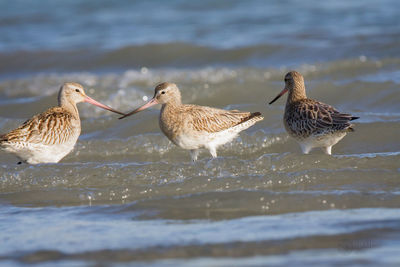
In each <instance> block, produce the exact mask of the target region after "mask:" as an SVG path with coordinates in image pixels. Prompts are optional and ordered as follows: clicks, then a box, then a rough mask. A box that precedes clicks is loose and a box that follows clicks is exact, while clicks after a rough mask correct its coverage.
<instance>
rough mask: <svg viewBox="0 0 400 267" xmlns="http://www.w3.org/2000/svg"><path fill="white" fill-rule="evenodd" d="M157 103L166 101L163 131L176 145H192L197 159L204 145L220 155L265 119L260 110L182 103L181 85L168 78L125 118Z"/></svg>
mask: <svg viewBox="0 0 400 267" xmlns="http://www.w3.org/2000/svg"><path fill="white" fill-rule="evenodd" d="M156 104H162V107H161V112H160V117H159V125H160V128H161V131H162V132H163V133H164V134H165V135H166V136H167V137H168V139H169V140H171V142H173V143H174V144H175V145H177V146H179V147H181V148H183V149H190V150H191V157H192V160H193V161H195V160H196V159H197V156H198V153H199V151H198V149H200V148H203V147H204V148H206V149H208V150H209V151H210V153H211V155H212V156H213V157H216V156H217V152H216V149H217V148H218V146H220V145H222V144H225V143H227V142H229V141H231V140H232V139H233V138H234V137H236V136H237V134H238V133H239V132H240V131H242V130H245V129H247V128H249V127H250V126H252V125H253V124H254V123H256V122H257V121H260V120H262V119H263V117H262V116H261V114H260V113H259V112H255V113H250V112H241V111H238V110H223V109H217V108H212V107H205V106H197V105H187V104H182V102H181V93H180V91H179V89H178V87H177V86H176V85H175V84H173V83H167V82H165V83H161V84H159V85H157V86H156V88H155V92H154V97H153V98H152V99H151V100H150V101H149V102H148V103H146V104H145V105H143V106H142V107H140V108H137V109H135V110H134V111H132V112H130V113H128V114H127V115H125V116H123V117H121V118H124V117H127V116H130V115H132V114H135V113H137V112H139V111H141V110H144V109H146V108H148V107H150V106H153V105H156Z"/></svg>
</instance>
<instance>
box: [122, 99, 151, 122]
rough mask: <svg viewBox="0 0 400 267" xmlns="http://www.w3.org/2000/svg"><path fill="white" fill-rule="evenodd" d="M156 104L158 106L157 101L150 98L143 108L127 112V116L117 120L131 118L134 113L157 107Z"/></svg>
mask: <svg viewBox="0 0 400 267" xmlns="http://www.w3.org/2000/svg"><path fill="white" fill-rule="evenodd" d="M157 104H158V101H157V99H156V98H152V99H150V101H149V102H147V103H146V104H144V105H143V106H141V107H139V108H137V109H135V110H134V111H131V112H129V113H128V114H124V116H122V117H120V118H119V119H123V118H126V117H129V116H131V115H133V114H135V113H138V112H140V111H142V110H145V109H146V108H149V107H151V106H154V105H157Z"/></svg>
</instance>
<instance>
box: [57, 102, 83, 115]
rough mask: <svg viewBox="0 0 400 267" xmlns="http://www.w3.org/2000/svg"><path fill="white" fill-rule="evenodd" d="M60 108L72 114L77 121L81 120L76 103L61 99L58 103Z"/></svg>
mask: <svg viewBox="0 0 400 267" xmlns="http://www.w3.org/2000/svg"><path fill="white" fill-rule="evenodd" d="M58 105H59V106H60V107H62V108H63V109H65V110H67V111H68V112H70V113H71V114H72V115H73V116H74V117H75V118H76V119H79V111H78V107H77V106H76V103H71V102H70V101H65V100H63V99H61V100H60V101H59V103H58Z"/></svg>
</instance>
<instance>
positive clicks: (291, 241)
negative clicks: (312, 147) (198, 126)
mask: <svg viewBox="0 0 400 267" xmlns="http://www.w3.org/2000/svg"><path fill="white" fill-rule="evenodd" d="M399 10H400V2H399V1H397V0H381V1H374V0H363V1H361V0H354V1H345V0H338V1H298V0H282V1H256V0H253V1H234V0H229V1H228V0H226V1H208V0H206V1H196V2H195V1H177V0H171V1H161V0H159V1H156V0H154V1H127V0H126V1H124V0H121V1H105V0H97V1H94V0H93V1H87V0H85V1H84V0H71V1H50V0H47V1H46V0H41V1H22V0H14V1H0V132H2V133H4V132H7V131H9V130H11V129H13V128H14V127H16V126H18V125H19V124H20V123H22V122H23V121H24V120H25V119H27V118H29V117H30V116H32V115H33V114H36V113H38V112H41V111H43V110H45V109H46V108H47V107H49V106H51V105H55V104H56V95H57V91H58V88H59V87H60V85H61V84H62V83H63V82H66V81H75V82H79V83H82V84H83V85H84V86H85V87H86V88H87V89H86V91H87V93H88V94H89V95H90V96H92V97H94V98H95V99H98V100H100V101H102V102H104V103H106V104H108V105H111V106H112V107H114V108H116V109H120V110H122V111H128V110H131V109H133V108H134V107H137V106H138V105H140V104H142V103H143V98H144V97H145V96H151V95H152V93H153V88H154V86H155V85H156V84H157V83H159V82H162V81H170V82H175V83H177V84H178V86H179V87H180V88H181V91H182V95H183V100H184V102H186V103H195V104H200V105H210V106H216V107H220V108H227V109H242V110H249V111H260V112H262V113H263V114H264V116H265V119H264V121H262V122H261V123H258V124H257V125H256V126H254V127H252V128H250V129H249V130H247V131H246V132H243V133H242V134H241V135H240V137H239V138H238V139H236V140H234V141H233V142H232V143H230V144H227V145H225V146H223V147H222V148H221V149H220V152H219V157H218V158H217V159H214V160H211V159H210V156H209V155H208V153H205V152H204V153H202V154H201V155H200V160H199V161H198V162H197V163H195V164H192V163H191V162H190V157H189V155H188V152H187V151H183V150H181V149H179V148H177V147H175V146H174V145H172V144H171V143H170V142H169V141H168V140H167V139H166V138H165V137H164V136H163V135H162V134H161V132H160V130H159V128H158V122H157V120H158V119H157V116H158V112H159V110H158V109H157V108H155V109H152V110H148V111H146V112H142V113H140V114H138V115H135V116H133V117H130V118H129V119H125V120H122V121H119V120H117V116H116V115H114V114H111V113H106V112H105V111H103V110H99V109H96V108H95V107H91V106H87V105H85V104H81V105H80V106H79V109H80V113H81V117H82V136H81V138H80V140H79V141H78V143H77V146H76V148H75V150H74V151H73V152H72V153H71V154H70V155H68V156H67V157H66V158H65V159H64V160H62V161H61V162H60V163H59V164H43V165H36V166H29V165H26V164H23V165H17V164H16V162H17V159H16V158H15V157H14V156H13V155H9V154H6V153H4V152H2V153H0V162H1V163H0V165H1V177H0V264H3V265H25V264H38V265H40V266H46V265H48V266H71V265H74V266H86V265H100V264H103V265H105V266H107V265H117V266H119V265H121V266H123V265H128V264H137V265H144V264H148V265H154V266H160V265H161V266H188V265H191V266H265V265H274V266H287V265H296V266H301V265H306V266H309V265H311V264H316V265H329V266H333V265H342V264H346V265H360V264H362V265H367V266H368V265H370V266H376V265H387V266H397V265H398V264H400V257H399V256H398V251H399V250H400V242H399V240H400V238H399V237H400V209H399V206H400V164H399V160H400V142H399V136H400V110H399V102H400V92H399V84H400V57H399V54H400V24H399V19H398V17H399ZM291 69H295V70H298V71H299V72H301V73H302V74H303V75H304V76H305V80H306V86H307V89H308V90H307V92H308V95H309V97H311V98H315V99H318V100H321V101H323V102H327V103H329V104H332V105H334V106H336V107H337V108H338V109H339V110H342V111H344V112H349V113H352V114H354V115H355V116H360V117H361V119H359V120H358V121H356V126H355V128H356V132H354V133H351V134H349V135H348V136H346V137H345V138H344V139H343V141H341V142H340V143H339V144H338V145H336V146H335V147H334V148H333V154H334V155H333V156H331V157H329V156H326V155H324V154H322V153H321V152H320V151H315V152H313V153H312V154H311V155H301V153H300V149H299V147H298V145H297V144H296V143H295V142H294V141H293V140H291V139H290V138H288V136H287V134H286V133H285V131H284V128H283V125H282V116H283V107H284V104H285V101H284V100H280V101H278V102H276V103H275V104H274V105H272V106H268V105H267V102H269V101H270V100H271V99H272V98H273V97H275V95H276V94H277V93H278V92H279V91H280V90H281V89H282V87H283V86H284V83H283V77H284V75H285V73H286V72H287V71H289V70H291ZM396 252H397V253H396Z"/></svg>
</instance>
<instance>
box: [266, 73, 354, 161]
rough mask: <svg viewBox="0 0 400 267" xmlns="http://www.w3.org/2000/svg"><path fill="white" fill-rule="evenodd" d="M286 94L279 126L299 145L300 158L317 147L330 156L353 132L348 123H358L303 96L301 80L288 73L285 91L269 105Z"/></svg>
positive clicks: (326, 105) (331, 108) (298, 75)
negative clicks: (344, 138) (338, 144)
mask: <svg viewBox="0 0 400 267" xmlns="http://www.w3.org/2000/svg"><path fill="white" fill-rule="evenodd" d="M286 92H288V94H289V95H288V98H287V101H286V107H285V114H284V117H283V123H284V125H285V128H286V131H287V132H288V133H289V135H290V136H292V137H293V138H294V139H296V141H297V142H298V143H299V144H300V147H301V150H302V151H303V153H304V154H308V153H309V152H310V151H311V149H313V148H317V147H321V148H322V150H323V151H324V152H325V153H326V154H329V155H331V153H332V152H331V150H332V146H333V145H335V144H336V143H337V142H339V141H340V140H341V139H342V138H343V137H344V136H345V135H346V134H347V133H348V132H353V131H354V129H353V125H352V124H351V123H350V121H352V120H355V119H358V118H359V117H354V116H352V115H350V114H346V113H341V112H339V111H337V110H336V109H335V108H334V107H332V106H330V105H328V104H324V103H322V102H319V101H316V100H313V99H309V98H307V96H306V88H305V86H304V79H303V76H302V75H301V74H300V73H298V72H297V71H291V72H289V73H287V74H286V76H285V88H284V89H283V90H282V92H281V93H279V94H278V95H277V96H276V97H275V98H274V99H273V100H272V101H271V102H270V103H269V104H272V103H274V102H275V101H276V100H277V99H278V98H279V97H281V96H282V95H284V94H285V93H286Z"/></svg>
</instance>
